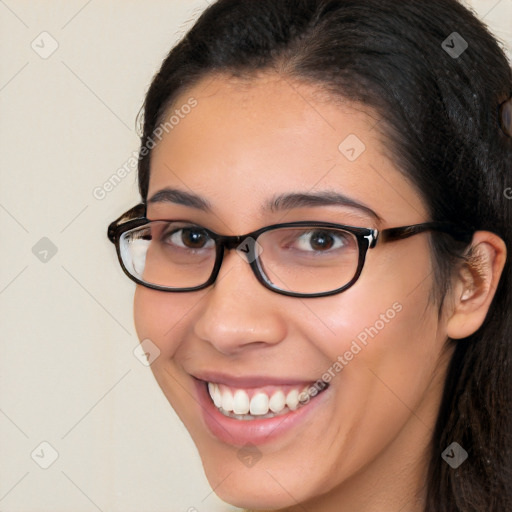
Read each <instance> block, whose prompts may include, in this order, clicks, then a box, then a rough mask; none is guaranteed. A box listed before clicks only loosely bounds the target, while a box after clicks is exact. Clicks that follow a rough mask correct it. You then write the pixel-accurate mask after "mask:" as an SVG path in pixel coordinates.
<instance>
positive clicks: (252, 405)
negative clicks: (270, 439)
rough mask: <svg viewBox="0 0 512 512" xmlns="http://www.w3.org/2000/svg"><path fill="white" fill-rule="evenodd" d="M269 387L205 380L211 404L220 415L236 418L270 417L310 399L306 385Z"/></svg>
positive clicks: (281, 413) (284, 412)
mask: <svg viewBox="0 0 512 512" xmlns="http://www.w3.org/2000/svg"><path fill="white" fill-rule="evenodd" d="M271 388H273V389H268V388H257V389H235V388H232V387H229V386H226V385H224V384H217V383H214V382H208V391H209V394H210V397H211V399H212V401H213V403H214V404H215V407H217V409H218V410H219V411H220V412H221V413H222V414H224V416H228V417H229V418H235V419H237V420H244V421H247V420H255V419H267V418H274V417H275V416H280V415H283V414H286V413H288V412H290V411H295V410H296V409H297V408H298V407H300V406H303V405H305V404H307V403H308V402H309V401H310V396H309V395H308V388H309V386H302V387H297V386H294V387H291V388H290V386H280V387H277V388H276V386H271Z"/></svg>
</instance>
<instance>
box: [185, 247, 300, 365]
mask: <svg viewBox="0 0 512 512" xmlns="http://www.w3.org/2000/svg"><path fill="white" fill-rule="evenodd" d="M279 300H281V301H283V300H291V299H290V298H289V297H284V296H280V295H278V294H276V293H274V292H272V291H270V290H267V289H266V288H265V287H263V286H262V285H261V284H260V283H259V282H258V280H257V279H256V276H255V275H254V274H253V272H252V270H251V268H250V266H249V264H248V263H247V261H246V260H244V259H243V258H242V257H241V256H240V255H239V254H237V252H236V251H227V252H226V254H225V257H224V261H223V263H222V267H221V269H220V272H219V275H218V277H217V280H216V281H215V283H214V284H213V285H212V287H211V288H210V289H209V290H208V293H207V294H206V296H205V297H204V299H203V300H202V301H201V303H200V309H198V312H199V313H198V317H196V318H197V321H196V322H195V324H194V332H195V334H196V336H198V337H199V338H201V339H203V340H205V341H207V342H209V343H210V344H211V345H213V346H214V347H215V348H216V349H217V350H218V351H219V352H221V353H223V354H224V355H234V354H237V353H239V352H240V351H242V350H247V349H248V348H249V347H252V348H255V347H264V346H271V345H275V344H277V343H279V342H281V341H282V340H283V339H284V338H285V337H286V332H287V327H286V322H285V318H284V316H283V314H282V313H280V310H283V309H282V308H279V307H277V304H276V302H277V301H279Z"/></svg>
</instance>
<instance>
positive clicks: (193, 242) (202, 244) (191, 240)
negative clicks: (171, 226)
mask: <svg viewBox="0 0 512 512" xmlns="http://www.w3.org/2000/svg"><path fill="white" fill-rule="evenodd" d="M164 241H165V242H166V243H168V244H170V245H174V246H177V247H181V248H184V249H195V250H198V249H206V248H211V247H212V246H214V245H215V242H214V241H213V240H212V239H211V238H210V237H209V236H208V233H207V232H206V231H205V230H204V229H201V228H199V227H193V226H192V227H186V228H181V229H177V230H175V231H173V232H172V233H169V234H167V235H166V236H165V238H164Z"/></svg>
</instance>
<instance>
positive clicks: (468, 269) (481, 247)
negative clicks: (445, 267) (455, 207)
mask: <svg viewBox="0 0 512 512" xmlns="http://www.w3.org/2000/svg"><path fill="white" fill-rule="evenodd" d="M506 258H507V249H506V246H505V242H503V240H502V239H501V238H500V237H499V236H497V235H495V234H494V233H491V232H489V231H477V232H476V233H475V234H474V236H473V241H472V244H471V249H470V252H469V253H468V257H467V260H466V262H465V263H464V264H463V266H462V267H461V270H460V272H459V275H458V276H457V278H456V282H455V283H454V286H453V289H452V308H451V315H450V317H449V318H448V320H447V323H446V333H447V336H448V337H449V338H451V339H462V338H466V337H468V336H470V335H471V334H473V333H474V332H476V331H477V330H478V329H479V328H480V326H481V325H482V324H483V322H484V320H485V317H486V316H487V313H488V311H489V308H490V306H491V303H492V300H493V298H494V295H495V293H496V289H497V287H498V283H499V280H500V277H501V274H502V272H503V267H504V266H505V261H506Z"/></svg>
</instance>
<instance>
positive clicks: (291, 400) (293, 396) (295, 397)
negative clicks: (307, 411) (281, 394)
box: [286, 389, 299, 411]
mask: <svg viewBox="0 0 512 512" xmlns="http://www.w3.org/2000/svg"><path fill="white" fill-rule="evenodd" d="M286 405H287V406H288V408H289V409H291V410H292V411H295V409H297V406H298V405H299V392H298V391H297V390H296V389H292V390H291V391H290V392H289V393H288V394H287V395H286Z"/></svg>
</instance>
